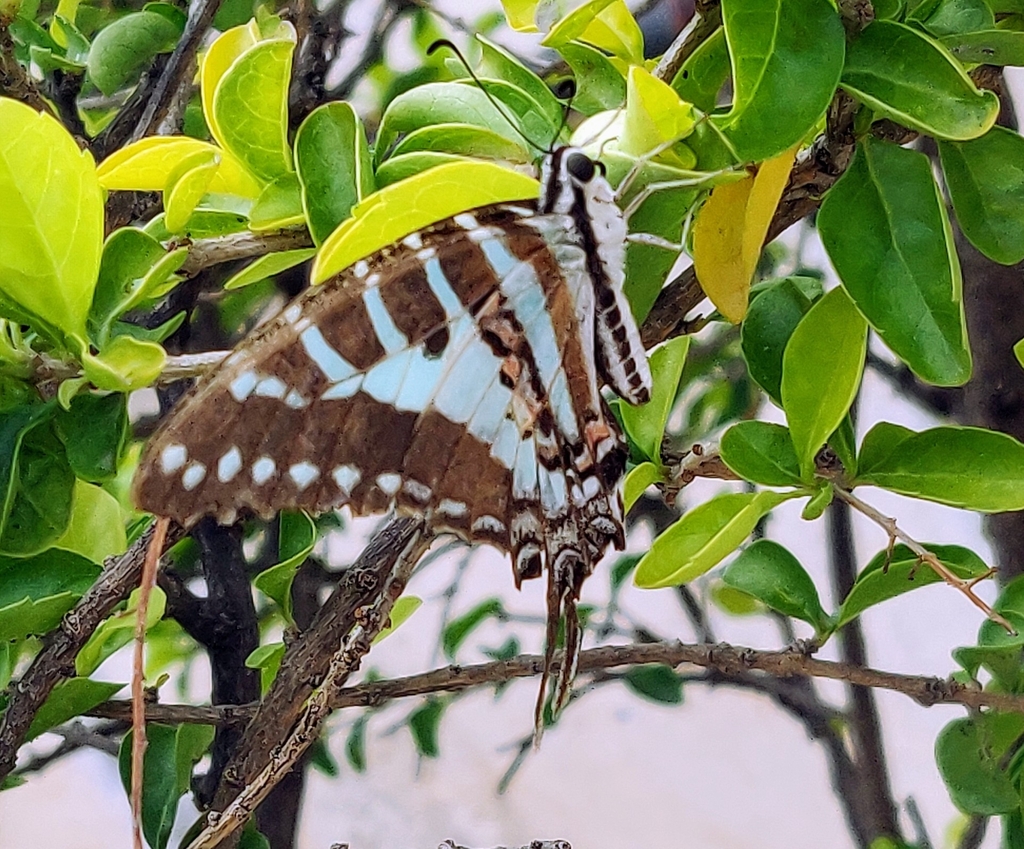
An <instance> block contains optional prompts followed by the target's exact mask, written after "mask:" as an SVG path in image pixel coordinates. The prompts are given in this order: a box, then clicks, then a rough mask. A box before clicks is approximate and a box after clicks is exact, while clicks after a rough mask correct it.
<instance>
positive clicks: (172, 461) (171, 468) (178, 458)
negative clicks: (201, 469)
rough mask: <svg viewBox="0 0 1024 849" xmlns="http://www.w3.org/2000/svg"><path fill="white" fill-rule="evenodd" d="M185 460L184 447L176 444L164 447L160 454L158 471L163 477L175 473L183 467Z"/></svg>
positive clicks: (185, 449)
mask: <svg viewBox="0 0 1024 849" xmlns="http://www.w3.org/2000/svg"><path fill="white" fill-rule="evenodd" d="M187 459H188V449H187V448H186V447H185V446H184V445H179V444H178V443H176V442H172V443H171V444H170V445H165V446H164V450H163V451H161V452H160V471H161V472H163V473H164V474H165V475H169V474H171V473H172V472H176V471H178V469H180V468H181V467H182V466H184V465H185V461H186V460H187Z"/></svg>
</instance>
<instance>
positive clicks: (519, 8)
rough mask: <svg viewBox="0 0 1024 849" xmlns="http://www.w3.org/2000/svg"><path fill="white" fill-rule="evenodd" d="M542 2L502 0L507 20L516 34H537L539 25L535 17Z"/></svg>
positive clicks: (536, 0) (533, 0)
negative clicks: (538, 5)
mask: <svg viewBox="0 0 1024 849" xmlns="http://www.w3.org/2000/svg"><path fill="white" fill-rule="evenodd" d="M539 2H540V0H501V6H502V8H503V9H504V10H505V20H507V21H508V25H509V26H510V27H512V29H514V30H515V31H516V32H536V31H537V24H536V23H535V21H534V15H535V14H536V13H537V4H538V3H539Z"/></svg>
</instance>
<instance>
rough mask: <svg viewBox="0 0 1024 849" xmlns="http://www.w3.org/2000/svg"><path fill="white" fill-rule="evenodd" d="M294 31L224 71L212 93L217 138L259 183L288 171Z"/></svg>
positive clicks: (251, 51)
mask: <svg viewBox="0 0 1024 849" xmlns="http://www.w3.org/2000/svg"><path fill="white" fill-rule="evenodd" d="M294 37H295V35H294V31H292V32H291V38H289V39H272V40H268V41H262V42H260V43H259V44H256V45H255V46H253V47H251V48H250V49H249V50H247V51H246V52H245V53H244V54H242V56H240V57H239V58H238V59H237V60H235V62H234V63H233V64H232V65H231V67H230V68H229V69H228V70H227V72H226V73H225V74H224V76H223V77H222V78H221V80H220V82H219V83H218V84H217V89H216V92H215V94H214V97H213V114H214V116H215V117H216V123H217V126H218V127H219V131H220V135H219V138H218V140H219V141H220V142H221V144H222V145H223V147H224V148H225V149H226V150H228V151H230V152H231V153H232V154H233V155H234V156H236V157H237V158H238V159H239V160H240V161H241V162H243V163H244V164H245V167H246V168H247V169H248V170H249V171H250V172H251V173H252V174H253V175H254V176H255V177H256V178H257V179H258V180H260V181H261V182H263V183H269V182H271V181H272V180H274V179H275V178H276V177H279V176H280V175H281V174H284V173H285V172H288V171H291V170H292V157H291V148H290V146H289V145H288V84H289V82H290V80H291V69H292V51H293V50H294V49H295V42H294Z"/></svg>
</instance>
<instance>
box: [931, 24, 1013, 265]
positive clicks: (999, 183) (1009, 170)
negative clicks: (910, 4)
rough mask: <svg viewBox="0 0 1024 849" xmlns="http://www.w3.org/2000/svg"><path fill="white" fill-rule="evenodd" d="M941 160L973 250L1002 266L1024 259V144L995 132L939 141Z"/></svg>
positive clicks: (999, 129)
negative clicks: (971, 139) (963, 139)
mask: <svg viewBox="0 0 1024 849" xmlns="http://www.w3.org/2000/svg"><path fill="white" fill-rule="evenodd" d="M1018 34H1019V35H1020V36H1021V37H1022V38H1024V33H1018ZM939 155H940V157H941V158H942V170H943V171H944V172H945V175H946V185H947V186H948V187H949V196H950V199H951V200H952V201H953V209H955V210H956V217H957V221H958V222H959V223H960V227H961V229H963V231H964V235H965V236H966V237H967V238H968V239H970V241H971V244H972V245H974V246H975V247H976V248H977V249H978V250H979V251H981V252H982V253H983V254H985V256H987V257H988V258H989V259H992V260H995V261H996V262H1000V263H1002V264H1003V265H1015V264H1016V263H1018V262H1020V261H1021V260H1022V259H1024V138H1021V136H1020V135H1019V134H1018V133H1016V132H1014V131H1013V130H1007V129H1006V128H1004V127H993V128H992V129H991V130H989V131H988V132H987V133H985V135H983V136H981V138H977V139H974V140H973V141H967V142H951V141H940V142H939Z"/></svg>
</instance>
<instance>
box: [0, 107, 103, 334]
mask: <svg viewBox="0 0 1024 849" xmlns="http://www.w3.org/2000/svg"><path fill="white" fill-rule="evenodd" d="M0 126H2V127H3V128H4V132H3V136H4V144H3V149H2V152H0V220H2V221H3V222H4V226H3V227H2V228H0V293H2V294H3V295H4V297H6V298H8V299H10V300H11V301H13V302H14V303H15V304H16V305H17V306H18V307H20V308H21V310H23V311H24V313H25V315H26V316H30V317H36V318H38V319H40V320H41V322H42V324H38V323H37V325H35V326H36V329H37V330H40V331H43V332H47V330H48V326H50V328H51V329H50V331H49V332H51V334H52V332H53V330H52V328H56V329H57V330H58V331H59V332H61V333H63V334H65V335H66V336H68V337H74V338H76V339H78V340H83V339H84V337H85V319H86V316H87V315H88V314H89V304H90V303H91V301H92V293H93V289H94V288H95V286H96V276H97V273H98V271H99V267H100V248H101V246H102V244H103V193H102V191H101V190H100V185H99V181H98V180H97V179H96V170H95V167H94V165H93V160H92V156H90V155H89V153H88V152H85V151H81V150H79V149H78V145H76V144H75V141H74V139H73V138H71V136H70V135H69V134H68V132H67V130H65V129H64V127H62V126H61V124H60V123H59V122H58V121H57V120H56V119H55V118H53V117H51V116H50V115H46V114H40V113H38V112H36V111H35V110H33V109H30V108H29V107H28V106H25V105H24V104H23V103H19V102H18V101H15V100H8V99H6V98H0Z"/></svg>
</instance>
